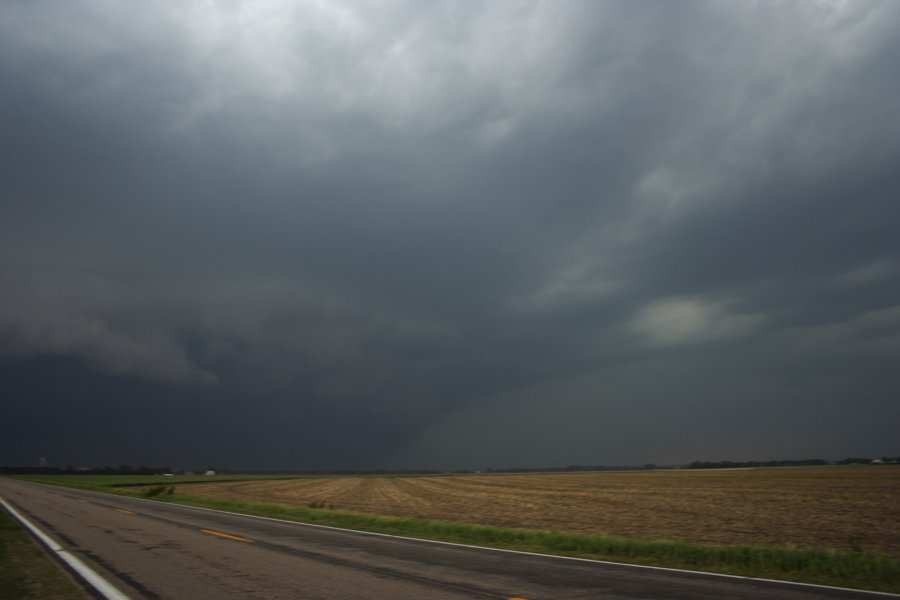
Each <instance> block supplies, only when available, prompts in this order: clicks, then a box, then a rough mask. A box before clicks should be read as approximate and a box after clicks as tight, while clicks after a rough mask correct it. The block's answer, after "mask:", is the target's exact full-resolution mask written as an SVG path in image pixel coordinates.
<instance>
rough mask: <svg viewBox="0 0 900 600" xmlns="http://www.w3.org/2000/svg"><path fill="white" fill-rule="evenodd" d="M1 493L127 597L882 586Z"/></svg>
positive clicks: (75, 496) (790, 594)
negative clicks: (818, 583)
mask: <svg viewBox="0 0 900 600" xmlns="http://www.w3.org/2000/svg"><path fill="white" fill-rule="evenodd" d="M0 497H3V498H5V499H6V501H7V502H9V503H10V504H11V505H12V506H13V507H15V508H16V509H17V510H18V511H19V512H21V513H22V514H23V515H24V516H25V517H26V518H28V519H29V520H31V522H32V523H34V524H35V525H37V526H38V527H40V528H41V529H43V530H44V532H45V533H47V534H49V535H50V536H51V537H52V538H54V539H55V540H56V541H57V542H58V543H59V544H60V545H61V546H62V547H63V548H65V549H66V550H68V551H69V552H70V553H71V554H73V555H75V556H77V557H78V558H80V559H81V560H82V561H83V562H84V563H86V564H88V565H89V566H90V567H91V568H92V569H94V570H95V571H96V572H97V573H99V574H100V575H101V576H102V577H104V578H105V579H107V580H108V581H109V582H110V583H111V584H112V585H113V586H114V587H115V588H117V589H118V590H120V591H121V592H122V593H124V594H125V595H127V596H128V597H130V598H135V599H137V598H179V599H181V598H191V599H192V600H203V599H206V598H210V599H213V598H214V599H215V600H230V599H240V600H248V599H253V598H259V599H271V598H291V599H294V598H303V599H340V600H352V599H359V600H363V599H365V600H379V599H388V598H389V599H391V600H413V599H415V600H423V599H428V600H432V599H435V600H437V599H447V600H450V599H453V600H457V599H463V598H500V599H503V600H508V599H512V598H517V599H518V598H522V599H526V600H543V599H547V600H550V599H552V600H564V599H603V600H626V599H628V600H633V599H638V598H640V599H653V600H664V599H684V600H688V599H690V600H696V599H710V600H712V599H715V600H721V599H723V598H728V599H733V600H741V599H747V600H750V599H753V600H759V599H761V598H773V599H780V600H812V599H826V598H845V599H863V598H884V596H883V595H877V594H867V593H864V592H852V591H844V590H833V589H826V588H816V587H804V586H796V585H791V584H783V583H772V582H765V581H759V580H752V579H742V578H727V577H716V576H710V575H702V574H692V573H684V572H673V571H665V570H654V569H644V568H640V567H629V566H622V565H610V564H606V563H598V562H591V561H577V560H569V559H563V558H554V557H546V556H536V555H528V554H517V553H510V552H501V551H494V550H486V549H480V548H471V547H465V546H455V545H448V544H436V543H431V542H422V541H415V540H407V539H401V538H393V537H388V536H377V535H366V534H360V533H355V532H349V531H343V530H335V529H328V528H321V527H314V526H309V525H302V524H295V523H284V522H279V521H272V520H263V519H258V518H253V517H246V516H242V515H233V514H228V513H218V512H211V511H204V510H199V509H193V508H188V507H182V506H177V505H172V504H164V503H159V502H150V501H142V500H138V499H132V498H124V497H119V496H112V495H108V494H98V493H93V492H83V491H78V490H72V489H67V488H55V487H52V486H42V485H38V484H31V483H25V482H21V481H13V480H6V479H0Z"/></svg>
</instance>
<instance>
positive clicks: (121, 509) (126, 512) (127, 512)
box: [116, 508, 137, 515]
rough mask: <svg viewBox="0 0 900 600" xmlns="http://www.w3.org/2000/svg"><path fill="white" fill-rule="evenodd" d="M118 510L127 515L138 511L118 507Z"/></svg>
mask: <svg viewBox="0 0 900 600" xmlns="http://www.w3.org/2000/svg"><path fill="white" fill-rule="evenodd" d="M116 512H120V513H125V514H126V515H136V514H137V513H133V512H131V511H130V510H125V509H124V508H117V509H116Z"/></svg>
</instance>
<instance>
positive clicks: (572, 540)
mask: <svg viewBox="0 0 900 600" xmlns="http://www.w3.org/2000/svg"><path fill="white" fill-rule="evenodd" d="M23 479H28V480H31V481H39V482H41V483H50V484H55V485H65V486H70V487H78V488H82V489H90V490H94V491H102V492H107V493H114V494H120V495H126V496H133V497H141V496H144V497H151V498H152V499H153V500H157V501H161V502H174V503H178V504H185V505H189V506H198V507H204V508H214V509H219V510H226V511H231V512H238V513H244V514H250V515H257V516H264V517H273V518H278V519H285V520H290V521H298V522H302V523H312V524H317V525H328V526H333V527H343V528H347V529H355V530H359V531H370V532H377V533H387V534H394V535H401V536H407V537H414V538H420V539H429V540H439V541H447V542H456V543H463V544H471V545H476V546H485V547H492V548H505V549H510V550H519V551H526V552H538V553H544V554H554V555H559V556H570V557H579V558H590V559H596V560H609V561H614V562H623V563H631V564H639V565H652V566H659V567H670V568H678V569H689V570H696V571H705V572H712V573H725V574H731V575H741V576H746V577H757V578H768V579H780V580H786V581H798V582H805V583H815V584H820V585H831V586H838V587H848V588H858V589H867V590H873V591H883V592H893V593H900V561H898V560H895V559H892V558H888V557H883V556H875V555H871V554H864V553H860V552H846V551H838V550H831V549H805V548H793V547H781V546H712V545H701V544H691V543H686V542H677V541H667V540H639V539H627V538H618V537H611V536H596V535H579V534H573V533H565V532H558V531H536V530H528V529H512V528H504V527H494V526H488V525H472V524H466V523H453V522H447V521H433V520H424V519H411V518H398V517H386V516H380V515H371V514H361V513H353V512H348V511H343V510H336V509H329V508H323V507H313V506H302V505H291V504H277V503H269V502H256V501H244V500H232V499H221V498H202V497H198V496H188V495H184V494H179V493H178V492H177V484H178V483H187V482H188V481H178V480H177V479H174V478H166V480H165V481H161V478H158V477H157V478H150V479H148V478H143V479H141V478H132V479H134V480H133V481H131V480H129V481H123V480H122V478H117V479H116V480H115V481H114V480H113V479H111V478H105V479H104V478H100V481H97V478H94V477H90V478H83V479H81V480H79V479H78V478H77V477H73V478H66V479H63V478H60V477H42V478H37V477H27V478H25V477H23ZM235 479H237V477H236V478H235ZM196 480H197V479H196V478H194V479H193V481H196ZM233 480H234V479H233ZM159 484H165V486H161V485H159ZM134 486H154V487H153V488H148V489H138V488H137V487H134ZM172 486H176V487H175V490H172V489H171V487H172ZM163 487H164V490H163V489H160V488H163ZM151 490H155V491H151Z"/></svg>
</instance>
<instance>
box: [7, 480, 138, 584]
mask: <svg viewBox="0 0 900 600" xmlns="http://www.w3.org/2000/svg"><path fill="white" fill-rule="evenodd" d="M0 504H2V505H3V508H5V509H6V510H7V511H9V514H11V515H12V516H14V517H15V518H16V519H17V520H18V521H19V522H20V523H21V524H22V525H24V526H25V527H27V528H28V530H29V531H31V533H33V534H34V536H35V537H36V538H38V539H39V540H40V541H41V543H42V544H44V546H46V547H47V549H48V550H50V551H51V552H54V553H55V554H56V555H57V556H58V557H59V558H60V559H62V560H63V561H64V562H65V563H66V564H67V565H68V566H69V567H70V568H71V569H72V570H73V571H75V572H76V573H78V575H79V576H81V578H82V579H84V580H85V581H87V582H88V583H89V584H90V585H91V586H92V587H93V588H94V589H95V590H97V592H99V593H100V595H101V596H103V597H104V598H107V600H129V598H128V596H126V595H125V594H123V593H122V592H120V591H119V590H117V589H116V588H114V587H113V586H112V584H111V583H109V582H108V581H106V580H105V579H103V577H101V576H100V575H99V574H97V572H96V571H94V570H93V569H91V568H90V567H89V566H87V565H86V564H84V563H83V562H81V561H80V560H78V558H77V557H75V556H74V555H72V554H71V553H69V552H68V551H67V550H64V549H63V547H62V546H60V545H59V544H58V543H56V541H55V540H53V538H51V537H50V536H48V535H47V534H46V533H44V532H43V531H41V530H40V529H38V528H37V526H36V525H34V524H33V523H32V522H31V521H29V520H28V519H26V518H25V517H24V516H23V515H22V514H20V513H19V511H17V510H16V509H14V508H13V507H12V506H10V505H9V503H8V502H6V500H4V499H3V498H2V497H0Z"/></svg>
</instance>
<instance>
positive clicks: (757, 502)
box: [178, 466, 900, 557]
mask: <svg viewBox="0 0 900 600" xmlns="http://www.w3.org/2000/svg"><path fill="white" fill-rule="evenodd" d="M178 491H179V492H181V493H189V494H192V495H198V496H218V497H227V498H242V499H247V500H262V501H270V502H281V503H290V504H309V503H312V502H317V501H323V502H327V503H329V504H330V505H332V506H333V507H334V508H340V509H345V510H351V511H356V512H366V513H377V514H382V515H394V516H404V517H420V518H429V519H440V520H446V521H461V522H467V523H481V524H490V525H501V526H508V527H524V528H529V529H548V530H549V529H553V530H559V531H570V532H577V533H588V534H607V535H615V536H622V537H636V538H650V539H670V540H683V541H692V542H701V543H715V544H792V545H795V546H798V547H820V548H821V547H828V548H840V549H845V550H862V551H865V552H871V553H874V554H880V555H886V556H892V557H900V467H895V466H847V467H803V468H761V469H734V470H679V471H639V472H605V473H553V474H523V475H498V474H484V475H460V476H446V477H334V478H322V479H306V480H281V481H249V482H231V483H219V484H215V483H204V484H197V485H180V486H178Z"/></svg>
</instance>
